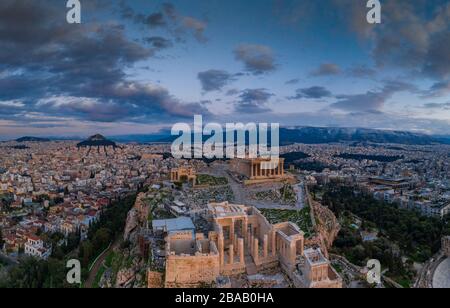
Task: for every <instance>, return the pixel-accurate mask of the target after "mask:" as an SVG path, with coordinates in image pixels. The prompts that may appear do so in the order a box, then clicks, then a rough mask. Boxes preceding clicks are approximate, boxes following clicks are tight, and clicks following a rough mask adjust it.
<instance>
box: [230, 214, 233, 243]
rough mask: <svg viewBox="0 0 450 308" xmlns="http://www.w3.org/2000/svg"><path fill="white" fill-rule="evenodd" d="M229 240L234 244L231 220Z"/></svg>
mask: <svg viewBox="0 0 450 308" xmlns="http://www.w3.org/2000/svg"><path fill="white" fill-rule="evenodd" d="M230 240H231V244H234V219H231V225H230Z"/></svg>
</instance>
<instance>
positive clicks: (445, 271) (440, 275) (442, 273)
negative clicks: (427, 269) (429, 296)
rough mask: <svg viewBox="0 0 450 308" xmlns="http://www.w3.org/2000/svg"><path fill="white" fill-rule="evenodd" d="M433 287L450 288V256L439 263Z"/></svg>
mask: <svg viewBox="0 0 450 308" xmlns="http://www.w3.org/2000/svg"><path fill="white" fill-rule="evenodd" d="M433 288H436V289H448V288H450V258H447V259H445V260H444V261H442V262H441V264H439V266H438V267H437V268H436V271H435V272H434V277H433Z"/></svg>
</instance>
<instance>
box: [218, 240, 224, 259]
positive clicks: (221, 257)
mask: <svg viewBox="0 0 450 308" xmlns="http://www.w3.org/2000/svg"><path fill="white" fill-rule="evenodd" d="M223 244H224V243H223V234H219V238H218V239H217V246H219V247H217V248H218V249H219V257H220V266H223V264H224V247H223V246H224V245H223Z"/></svg>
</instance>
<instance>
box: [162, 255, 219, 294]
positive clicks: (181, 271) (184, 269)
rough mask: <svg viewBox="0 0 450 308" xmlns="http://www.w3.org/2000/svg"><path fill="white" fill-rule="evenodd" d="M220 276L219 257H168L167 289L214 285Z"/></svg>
mask: <svg viewBox="0 0 450 308" xmlns="http://www.w3.org/2000/svg"><path fill="white" fill-rule="evenodd" d="M219 275H220V265H219V255H195V256H168V257H167V260H166V288H173V287H175V288H185V287H197V286H200V285H201V284H212V283H215V281H216V279H217V277H219Z"/></svg>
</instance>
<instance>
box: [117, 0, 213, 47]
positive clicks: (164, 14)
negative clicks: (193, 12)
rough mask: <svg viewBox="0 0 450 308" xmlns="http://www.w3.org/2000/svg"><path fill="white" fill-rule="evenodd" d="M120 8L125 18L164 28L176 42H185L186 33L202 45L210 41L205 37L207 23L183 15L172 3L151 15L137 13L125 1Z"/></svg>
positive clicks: (150, 26) (166, 4) (152, 26)
mask: <svg viewBox="0 0 450 308" xmlns="http://www.w3.org/2000/svg"><path fill="white" fill-rule="evenodd" d="M119 6H120V12H121V16H122V17H123V18H126V19H129V20H132V21H133V22H135V23H137V24H141V25H144V26H147V27H149V28H157V27H159V28H164V29H166V30H167V31H168V33H169V34H171V35H173V36H174V39H175V40H176V41H179V42H180V41H184V37H185V35H186V33H191V34H192V35H193V36H194V38H195V39H196V40H197V41H199V42H201V43H204V42H206V41H207V40H208V39H207V38H206V37H205V35H204V32H205V31H206V28H207V23H206V22H205V21H203V20H200V19H197V18H194V17H192V16H185V15H183V14H181V13H180V12H178V11H177V9H176V8H175V6H174V5H173V4H171V3H163V4H162V6H161V10H160V11H158V12H152V13H150V14H142V13H137V12H136V11H135V10H134V9H133V8H132V7H131V6H130V5H129V4H127V3H126V2H125V1H123V0H122V1H121V2H120V5H119Z"/></svg>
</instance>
